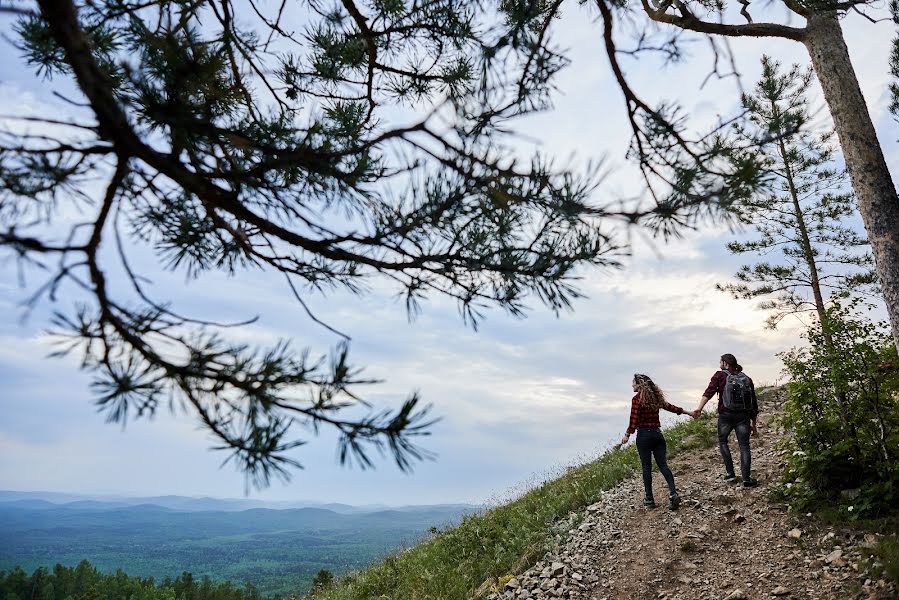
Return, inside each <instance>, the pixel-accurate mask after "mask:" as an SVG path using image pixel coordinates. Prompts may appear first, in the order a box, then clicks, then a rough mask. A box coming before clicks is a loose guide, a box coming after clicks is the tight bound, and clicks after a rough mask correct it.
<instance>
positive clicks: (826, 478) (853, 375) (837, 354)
mask: <svg viewBox="0 0 899 600" xmlns="http://www.w3.org/2000/svg"><path fill="white" fill-rule="evenodd" d="M826 325H827V327H826V329H825V328H824V327H822V326H821V324H816V325H813V326H812V327H811V328H810V329H809V331H808V332H807V334H806V337H807V339H808V341H809V344H808V346H806V347H802V348H798V349H795V348H794V349H793V350H791V351H789V352H785V353H782V354H781V355H780V356H781V358H782V359H783V361H784V366H785V371H786V373H787V374H788V375H789V378H790V383H789V384H788V385H787V391H788V393H787V401H786V404H785V407H784V408H785V410H784V424H785V425H786V426H787V428H788V429H790V430H792V435H791V436H790V437H788V438H787V442H786V445H787V449H788V452H787V459H786V462H787V468H786V470H785V485H784V486H783V488H782V489H783V493H784V494H785V495H786V497H787V498H788V499H789V500H790V501H791V503H792V504H793V505H794V507H795V508H798V509H800V510H806V509H809V508H815V507H817V506H823V505H825V504H827V505H831V506H832V505H834V503H835V501H836V503H837V504H842V506H843V510H844V512H845V514H846V515H847V516H849V517H850V518H853V519H854V518H858V517H866V518H868V517H878V516H882V515H884V514H886V513H887V512H889V511H890V510H895V504H896V502H897V500H899V467H897V461H896V459H897V454H899V359H897V354H896V347H895V345H894V344H893V341H892V338H890V336H889V335H888V334H887V333H886V331H887V330H886V328H885V327H884V325H883V324H877V323H872V322H870V321H868V320H865V319H864V318H862V317H859V316H858V315H857V313H856V312H855V311H854V307H853V306H851V305H850V306H849V307H844V306H840V305H836V306H834V307H833V308H832V309H830V310H829V311H828V318H827V320H826Z"/></svg>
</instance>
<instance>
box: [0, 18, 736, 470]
mask: <svg viewBox="0 0 899 600" xmlns="http://www.w3.org/2000/svg"><path fill="white" fill-rule="evenodd" d="M504 8H505V10H506V11H507V14H508V16H509V18H508V19H507V20H506V21H505V22H503V23H499V22H497V20H496V13H495V10H494V7H491V6H486V5H481V4H478V3H473V2H467V1H465V0H434V1H429V2H425V3H419V2H405V1H400V0H374V1H372V2H370V3H367V4H365V5H362V4H357V3H355V2H354V1H353V0H342V1H341V2H338V3H335V4H333V5H330V4H329V5H324V4H321V3H318V2H305V3H299V4H298V5H297V6H294V5H288V4H283V3H281V4H278V3H275V4H263V3H260V2H258V1H256V0H250V1H249V3H248V4H247V5H243V4H241V5H239V6H238V5H236V4H235V3H233V2H232V1H231V0H224V1H219V0H216V1H212V0H200V1H198V2H180V1H175V0H150V1H149V2H147V1H144V0H91V1H77V2H76V1H74V0H38V1H37V2H36V3H35V4H31V3H29V2H23V3H21V4H17V5H15V6H13V7H4V8H3V11H4V12H12V13H14V14H16V15H18V22H17V25H16V27H15V30H16V33H17V35H18V40H19V43H20V44H21V51H22V54H23V55H24V57H25V59H26V60H27V62H28V63H29V64H30V65H31V66H32V67H33V68H34V69H35V71H36V72H37V73H38V74H39V75H41V76H43V77H46V78H48V79H49V80H50V81H51V82H53V83H54V85H56V86H57V90H56V93H57V94H59V95H60V97H61V98H63V100H64V101H67V102H68V103H69V104H70V105H71V106H72V109H71V112H72V115H73V116H71V117H68V116H60V115H58V114H37V115H34V116H25V117H21V118H20V119H18V120H17V121H16V120H10V121H8V123H11V124H10V125H8V127H7V129H6V130H5V131H0V181H2V189H0V193H2V199H0V246H3V247H6V248H8V249H9V250H10V251H11V252H12V253H13V255H14V256H16V257H17V258H18V259H19V262H20V265H21V266H22V268H23V272H25V273H26V274H28V275H32V274H34V273H37V274H40V275H41V276H42V277H43V279H41V280H40V281H38V282H37V283H36V284H33V295H32V296H31V297H30V299H29V305H34V304H36V303H37V302H40V301H42V300H45V299H48V298H49V299H51V300H55V299H66V300H69V299H71V300H73V301H74V302H77V304H76V308H75V309H74V310H70V309H68V308H63V309H60V310H59V312H58V314H57V316H56V318H55V319H54V322H53V324H54V331H55V332H56V333H57V335H59V336H61V337H60V339H61V347H60V350H59V353H60V354H64V353H67V352H75V353H78V354H80V356H81V358H82V364H83V365H84V367H85V368H86V369H89V370H90V371H91V372H92V373H93V375H94V381H93V389H94V391H95V393H96V396H97V405H98V406H99V408H100V409H101V410H102V411H104V412H105V413H106V415H107V417H108V418H109V420H110V421H115V422H120V423H124V422H125V421H126V420H127V419H129V418H134V417H146V416H149V415H153V414H154V413H155V412H156V411H157V410H158V409H159V407H160V406H165V405H167V404H169V405H174V406H183V407H185V408H187V409H188V411H189V412H190V413H191V414H192V415H193V417H194V418H195V419H196V420H197V422H198V424H199V425H200V426H201V427H202V428H203V429H204V430H205V431H206V432H208V433H209V434H210V435H211V436H212V437H213V439H214V440H215V444H216V447H217V448H219V449H223V450H225V451H228V452H229V453H230V454H229V460H233V461H235V462H236V464H237V465H238V466H239V468H240V469H241V470H243V471H244V472H245V473H247V475H248V480H249V482H251V483H252V484H255V485H258V486H264V485H267V484H268V483H269V481H270V479H271V478H272V477H284V478H286V477H288V476H289V474H290V472H291V469H292V468H293V467H298V466H299V462H298V461H297V459H296V458H295V456H294V455H292V453H291V451H292V450H293V449H295V448H297V447H298V446H300V445H302V444H303V443H305V439H304V438H305V435H306V433H308V432H310V431H312V432H313V433H317V432H318V431H319V429H320V428H331V429H333V430H336V432H337V433H338V434H339V440H340V441H339V444H340V446H339V456H340V458H341V460H342V461H347V460H355V461H356V462H358V463H359V464H361V465H362V466H363V467H368V466H371V465H372V464H373V459H372V457H371V453H372V452H373V451H381V452H382V453H385V454H388V455H391V456H392V457H393V458H394V459H395V461H396V463H397V464H398V466H399V467H400V468H402V469H406V468H409V467H410V466H411V464H412V463H413V462H414V461H415V460H417V459H421V458H422V457H424V456H426V453H424V452H423V451H422V450H421V448H420V447H419V446H418V445H417V443H416V440H417V439H418V438H417V436H421V435H425V434H426V433H427V432H428V426H429V424H430V423H431V422H432V421H431V418H430V417H429V415H428V412H427V407H425V408H423V407H422V405H421V403H420V401H419V398H418V396H417V395H415V394H413V395H411V396H410V397H409V398H408V399H407V400H406V401H405V402H403V403H402V405H401V406H400V407H399V408H398V409H396V410H392V411H391V410H378V409H375V408H371V412H369V413H368V414H364V415H363V416H362V417H358V416H356V415H358V414H359V413H360V411H358V410H357V411H354V412H352V413H351V414H353V415H354V416H353V417H346V416H344V415H346V414H347V412H348V411H345V410H344V409H347V408H350V407H356V408H360V407H361V408H364V407H365V406H367V403H365V402H364V400H363V399H362V398H361V397H360V392H359V391H358V387H359V386H360V385H362V384H366V383H372V382H373V380H372V379H370V378H367V377H363V376H362V375H361V374H360V371H359V370H358V369H357V368H355V367H354V366H352V365H351V363H350V361H349V359H348V345H347V344H346V343H345V342H341V343H340V344H338V345H337V346H336V347H335V348H334V350H333V352H332V355H331V357H330V359H328V358H326V357H324V356H322V355H323V354H324V353H320V356H319V357H316V356H315V355H313V354H311V353H310V352H307V351H305V350H300V349H295V348H294V346H293V345H292V344H290V343H288V342H287V341H284V342H282V343H279V344H277V345H275V346H274V347H268V348H262V347H255V346H252V345H248V344H239V343H234V342H231V341H229V337H228V333H227V332H228V327H227V325H229V324H223V323H215V322H209V321H208V319H205V318H204V315H186V314H184V313H183V311H181V310H179V309H178V308H177V307H175V306H173V305H172V304H171V303H170V302H168V301H166V300H165V299H159V298H157V297H156V296H155V294H154V292H153V288H152V286H151V285H150V284H149V282H148V281H147V274H146V273H144V272H142V271H141V269H140V268H139V267H138V266H137V260H136V259H135V256H139V257H141V258H145V257H146V254H147V252H148V251H152V252H154V253H155V255H156V258H157V260H158V262H159V263H160V264H161V265H163V266H164V267H167V268H169V269H171V270H173V271H178V272H181V273H184V274H185V275H186V276H187V277H188V278H189V279H199V278H202V277H204V276H205V275H206V274H207V273H209V272H223V273H226V274H228V275H230V276H234V277H240V276H241V274H243V273H245V272H246V271H248V270H262V271H264V272H266V273H268V274H270V275H271V276H273V277H277V278H279V279H280V280H282V281H283V282H284V285H285V293H287V294H289V295H291V296H292V297H293V298H295V299H296V301H297V303H298V308H299V309H300V310H302V311H305V312H306V313H307V314H308V316H309V318H310V319H311V320H312V321H314V322H316V323H319V324H321V325H324V326H325V327H327V328H328V329H329V330H331V331H333V332H334V333H335V334H337V335H340V336H342V337H344V338H348V336H347V335H346V334H344V333H342V332H341V331H339V330H338V328H337V327H334V326H333V325H331V324H326V323H322V322H321V321H320V320H319V319H318V318H317V317H316V316H315V315H314V314H312V313H311V312H310V311H309V307H308V303H307V299H308V298H309V297H310V295H312V294H319V293H329V292H332V291H334V290H344V291H349V292H351V293H364V292H365V291H366V289H367V288H368V287H369V282H372V283H373V282H378V281H382V282H388V283H390V284H393V285H394V286H395V289H396V290H397V291H398V292H399V293H400V294H401V295H402V296H403V297H404V298H405V301H406V306H407V309H408V311H409V313H410V315H414V314H415V313H416V312H417V311H418V310H419V307H420V303H421V301H422V300H423V299H424V298H426V297H428V296H429V295H433V294H437V295H444V296H448V297H450V298H453V299H455V300H456V301H457V302H458V305H459V310H460V312H461V314H462V317H463V320H464V321H465V322H468V323H471V324H476V323H477V321H478V320H479V319H480V318H481V317H482V315H483V312H484V311H485V310H486V309H487V308H488V307H491V306H499V307H501V308H503V309H504V310H506V311H508V312H509V313H511V314H513V315H516V316H521V315H523V314H524V313H525V310H526V306H527V301H528V298H534V299H536V300H537V301H539V302H542V303H543V304H545V305H547V306H549V307H550V308H551V309H552V310H554V311H559V310H563V309H568V308H570V306H571V302H572V301H573V300H574V299H575V298H577V297H578V296H579V293H578V291H577V289H576V288H575V287H574V285H573V278H574V276H575V269H576V268H577V267H578V266H581V265H583V266H588V265H607V266H609V265H615V264H617V259H616V256H617V254H618V253H619V252H620V251H621V250H622V248H621V246H620V245H619V243H618V242H617V241H616V239H615V237H614V233H613V232H612V231H611V230H610V228H609V226H608V225H607V223H609V222H610V221H611V222H613V223H614V222H615V218H618V219H619V220H623V221H625V222H635V221H638V220H640V219H643V218H650V217H653V218H656V220H657V221H659V222H662V223H664V222H674V223H676V224H682V223H683V222H685V220H689V219H691V218H693V217H694V216H695V215H697V214H698V213H699V212H700V211H706V210H708V203H707V202H706V198H699V199H696V200H695V201H688V202H685V203H684V204H683V205H682V206H677V207H673V208H672V207H670V206H668V205H660V206H651V205H650V206H642V207H637V208H633V209H627V210H625V209H622V208H618V204H617V203H611V202H610V203H608V204H605V205H604V204H598V203H595V202H594V201H592V200H590V199H589V196H590V195H591V193H592V192H593V190H594V189H595V187H596V185H597V183H598V179H597V175H596V173H595V172H594V171H592V170H591V171H589V172H587V173H586V174H574V173H571V172H569V171H566V170H564V169H561V168H558V167H556V166H554V165H553V164H552V163H551V161H549V160H548V159H546V158H545V157H543V156H541V155H540V154H539V153H537V154H535V155H534V156H533V158H532V159H531V160H524V159H520V158H519V159H516V158H514V157H515V154H514V153H513V152H512V148H511V142H510V137H509V135H508V131H509V127H510V123H511V122H512V121H513V119H515V118H516V117H519V116H522V115H526V114H528V113H530V112H533V111H536V110H540V109H543V108H546V107H548V106H549V94H550V91H551V90H552V89H553V83H552V82H553V76H554V75H555V74H556V73H557V72H558V70H559V69H560V68H561V67H563V66H564V65H565V64H566V60H565V58H564V57H563V56H562V55H561V54H560V53H559V51H558V50H557V49H556V48H555V47H554V45H553V44H551V43H550V42H549V41H548V40H547V39H546V38H545V35H544V34H545V31H544V30H540V29H537V28H534V27H533V26H532V25H533V19H534V18H535V17H539V15H541V14H542V11H543V9H544V7H543V5H541V4H528V3H523V4H517V3H509V4H508V5H504ZM73 86H74V88H75V89H76V90H77V93H76V94H72V93H71V92H70V91H69V90H71V89H72V87H73ZM23 122H24V123H26V124H28V125H29V127H37V128H38V129H30V130H29V131H25V130H23V129H22V128H21V127H18V124H21V123H23ZM97 182H103V183H102V188H103V189H99V190H98V189H97V188H98V185H97ZM734 187H738V186H734ZM75 210H79V211H82V212H83V217H82V219H79V221H80V220H83V221H84V222H77V223H72V222H71V221H69V220H67V219H68V215H70V214H71V213H72V212H73V211H75Z"/></svg>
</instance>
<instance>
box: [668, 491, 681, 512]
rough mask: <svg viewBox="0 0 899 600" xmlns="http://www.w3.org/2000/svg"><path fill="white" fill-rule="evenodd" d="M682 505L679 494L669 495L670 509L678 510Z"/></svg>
mask: <svg viewBox="0 0 899 600" xmlns="http://www.w3.org/2000/svg"><path fill="white" fill-rule="evenodd" d="M678 506H680V496H678V495H677V494H672V495H671V496H669V497H668V510H677V507H678Z"/></svg>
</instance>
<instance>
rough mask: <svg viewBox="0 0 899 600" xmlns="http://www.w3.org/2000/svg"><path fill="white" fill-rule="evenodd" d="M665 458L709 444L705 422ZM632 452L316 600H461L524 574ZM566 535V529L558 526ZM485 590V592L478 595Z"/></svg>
mask: <svg viewBox="0 0 899 600" xmlns="http://www.w3.org/2000/svg"><path fill="white" fill-rule="evenodd" d="M665 437H666V439H667V441H668V452H669V455H675V454H677V453H678V452H683V451H685V450H690V449H693V448H697V447H708V446H710V445H711V444H712V443H713V442H714V432H713V426H712V424H711V419H710V418H709V417H708V416H705V417H703V418H702V419H698V420H695V421H694V420H692V419H691V420H689V421H685V422H681V423H679V424H678V425H676V426H675V427H672V428H670V429H668V430H666V432H665ZM638 464H639V463H638V459H637V453H636V450H635V449H634V447H633V445H630V446H628V447H625V448H622V449H617V450H610V451H608V452H606V453H605V454H603V455H602V456H601V457H600V458H598V459H597V460H595V461H593V462H590V463H587V464H585V465H582V466H579V467H574V468H571V469H569V470H568V471H567V472H566V473H565V474H564V475H563V476H561V477H559V478H558V479H554V480H552V481H547V482H545V483H544V484H542V485H541V486H539V487H537V488H536V489H534V490H531V491H530V492H528V493H526V494H525V495H523V496H522V497H521V498H518V499H517V500H514V501H512V502H509V503H508V504H504V505H502V506H499V507H496V508H494V509H491V510H489V511H487V512H485V513H483V514H480V515H474V516H470V517H466V518H465V519H464V520H463V521H462V523H461V524H460V525H458V526H457V527H454V528H452V529H448V530H445V531H442V532H440V533H438V534H437V535H435V536H433V537H432V538H430V539H428V540H426V541H424V542H422V543H420V544H418V545H417V546H413V547H412V548H409V549H407V550H405V551H401V552H399V553H396V554H393V555H391V556H388V557H387V558H385V559H384V560H383V561H382V562H380V563H377V564H374V565H372V566H371V567H369V568H368V569H366V570H364V571H361V572H359V573H356V574H353V575H350V576H347V577H345V578H343V579H342V580H341V581H340V582H339V583H338V584H337V585H336V586H334V587H333V588H331V589H329V590H325V591H322V592H319V593H317V594H315V595H314V596H313V598H314V599H315V600H349V599H353V600H356V599H364V598H378V599H384V600H387V599H396V600H413V599H422V600H424V599H425V598H427V599H428V600H444V599H445V600H450V599H452V600H465V599H467V598H471V597H472V596H474V595H475V590H477V589H478V588H479V587H481V585H482V584H483V583H484V582H486V581H489V580H491V579H494V580H495V579H499V578H502V577H504V576H508V575H512V574H516V573H518V572H520V571H523V570H525V569H526V568H527V567H528V566H530V565H531V564H533V563H534V562H536V560H537V559H538V558H539V557H540V556H542V555H543V553H544V552H546V550H548V549H549V546H550V545H551V543H552V540H553V539H554V534H555V533H556V531H554V525H557V524H558V523H560V521H562V522H564V521H563V520H564V519H565V518H566V517H568V516H569V515H570V514H571V513H578V512H581V511H582V510H583V509H584V508H585V507H587V506H589V505H590V504H592V503H594V502H596V501H597V500H598V499H599V497H600V493H601V492H602V491H603V490H608V489H610V488H612V487H614V486H615V485H616V484H617V483H619V482H620V481H622V480H623V479H624V478H626V477H627V476H628V475H629V474H631V473H632V472H633V471H634V470H635V469H637V467H638ZM560 529H561V531H566V530H567V526H566V527H561V528H560ZM482 589H483V588H482Z"/></svg>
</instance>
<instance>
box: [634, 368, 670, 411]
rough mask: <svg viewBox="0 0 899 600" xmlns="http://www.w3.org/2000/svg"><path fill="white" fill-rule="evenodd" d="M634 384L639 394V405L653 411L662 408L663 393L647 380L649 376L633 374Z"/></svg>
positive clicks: (651, 381)
mask: <svg viewBox="0 0 899 600" xmlns="http://www.w3.org/2000/svg"><path fill="white" fill-rule="evenodd" d="M634 384H636V386H637V392H639V394H640V404H642V405H643V406H646V407H648V408H653V409H659V408H662V405H663V404H664V403H665V392H663V391H662V388H660V387H659V386H657V385H656V384H655V382H654V381H653V380H652V379H650V378H649V375H644V374H642V373H636V374H634Z"/></svg>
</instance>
